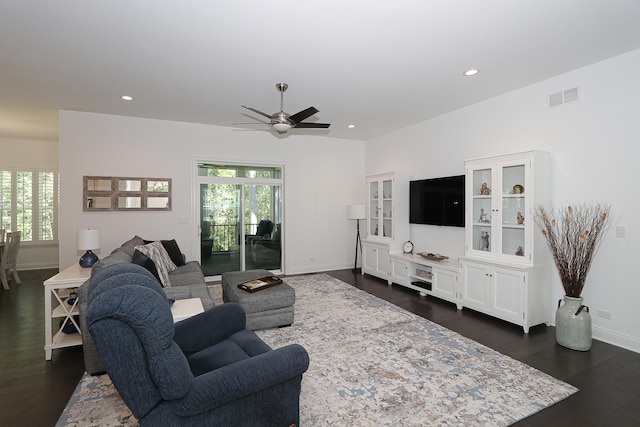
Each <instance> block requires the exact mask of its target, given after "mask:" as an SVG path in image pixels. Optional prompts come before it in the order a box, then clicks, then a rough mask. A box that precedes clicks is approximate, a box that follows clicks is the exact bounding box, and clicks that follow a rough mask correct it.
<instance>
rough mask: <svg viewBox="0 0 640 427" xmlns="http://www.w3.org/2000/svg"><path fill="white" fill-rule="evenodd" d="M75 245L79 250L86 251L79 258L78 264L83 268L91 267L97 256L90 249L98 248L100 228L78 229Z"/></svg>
mask: <svg viewBox="0 0 640 427" xmlns="http://www.w3.org/2000/svg"><path fill="white" fill-rule="evenodd" d="M76 237H77V240H76V246H77V248H78V250H79V251H87V252H85V254H84V255H82V257H81V258H80V266H81V267H84V268H89V267H93V264H95V263H96V261H98V256H97V255H96V254H94V253H93V252H92V251H93V250H94V249H99V248H100V230H97V229H95V228H84V229H81V230H78V234H77V236H76Z"/></svg>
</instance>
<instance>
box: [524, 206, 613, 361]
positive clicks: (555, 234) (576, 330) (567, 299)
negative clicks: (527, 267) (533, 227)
mask: <svg viewBox="0 0 640 427" xmlns="http://www.w3.org/2000/svg"><path fill="white" fill-rule="evenodd" d="M610 211H611V205H603V204H600V203H594V204H576V205H573V206H571V205H570V206H567V207H566V208H561V209H558V210H554V209H553V208H551V209H546V208H544V207H541V206H539V207H537V208H536V215H535V221H536V224H537V225H538V226H539V227H540V229H541V231H542V234H543V235H544V236H545V239H546V242H547V246H548V247H549V250H550V251H551V255H552V256H553V260H554V262H555V264H556V267H557V269H558V273H559V274H560V281H561V282H562V287H563V288H564V292H565V296H564V298H563V299H562V300H560V301H558V310H557V311H556V342H557V343H558V344H560V345H561V346H563V347H567V348H570V349H572V350H579V351H588V350H589V349H591V340H592V330H591V315H590V314H589V308H588V307H587V306H585V305H583V304H582V302H583V298H582V297H581V296H580V295H581V294H582V289H583V288H584V285H585V282H586V280H587V274H588V273H589V269H590V267H591V263H592V261H593V257H594V256H595V254H596V253H597V252H598V249H599V248H600V244H601V242H602V239H603V238H604V235H605V234H606V231H607V229H608V227H609V224H610V221H611V215H610ZM563 301H564V304H562V303H563Z"/></svg>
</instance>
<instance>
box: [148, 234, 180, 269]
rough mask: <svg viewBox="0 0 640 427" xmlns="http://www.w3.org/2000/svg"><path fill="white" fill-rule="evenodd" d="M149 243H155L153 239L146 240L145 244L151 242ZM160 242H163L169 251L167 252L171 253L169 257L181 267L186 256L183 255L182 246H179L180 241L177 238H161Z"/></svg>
mask: <svg viewBox="0 0 640 427" xmlns="http://www.w3.org/2000/svg"><path fill="white" fill-rule="evenodd" d="M149 243H153V240H145V241H144V244H145V245H146V244H149ZM160 243H162V246H163V247H164V249H165V250H166V251H167V253H168V254H169V257H170V258H171V261H173V263H174V264H175V265H176V266H178V267H180V266H181V265H184V264H185V263H184V256H182V251H181V250H180V248H179V247H178V242H176V239H171V240H160Z"/></svg>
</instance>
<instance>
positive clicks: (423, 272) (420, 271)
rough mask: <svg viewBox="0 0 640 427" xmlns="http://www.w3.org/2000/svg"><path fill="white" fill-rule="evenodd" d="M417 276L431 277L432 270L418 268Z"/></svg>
mask: <svg viewBox="0 0 640 427" xmlns="http://www.w3.org/2000/svg"><path fill="white" fill-rule="evenodd" d="M416 276H420V277H424V278H425V279H430V278H431V272H430V271H427V270H423V269H421V268H416Z"/></svg>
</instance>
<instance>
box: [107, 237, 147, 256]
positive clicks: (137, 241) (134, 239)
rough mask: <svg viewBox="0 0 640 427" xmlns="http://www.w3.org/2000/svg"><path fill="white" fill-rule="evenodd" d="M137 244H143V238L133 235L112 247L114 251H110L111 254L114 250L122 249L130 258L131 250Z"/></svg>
mask: <svg viewBox="0 0 640 427" xmlns="http://www.w3.org/2000/svg"><path fill="white" fill-rule="evenodd" d="M138 245H144V239H143V238H142V237H140V236H133V237H132V238H131V239H129V240H127V241H126V242H124V243H123V244H122V245H120V247H119V248H116V249H114V251H113V252H111V253H112V254H113V253H114V252H117V251H122V252H124V253H125V254H127V255H129V258H131V257H133V251H135V250H136V246H138Z"/></svg>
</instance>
